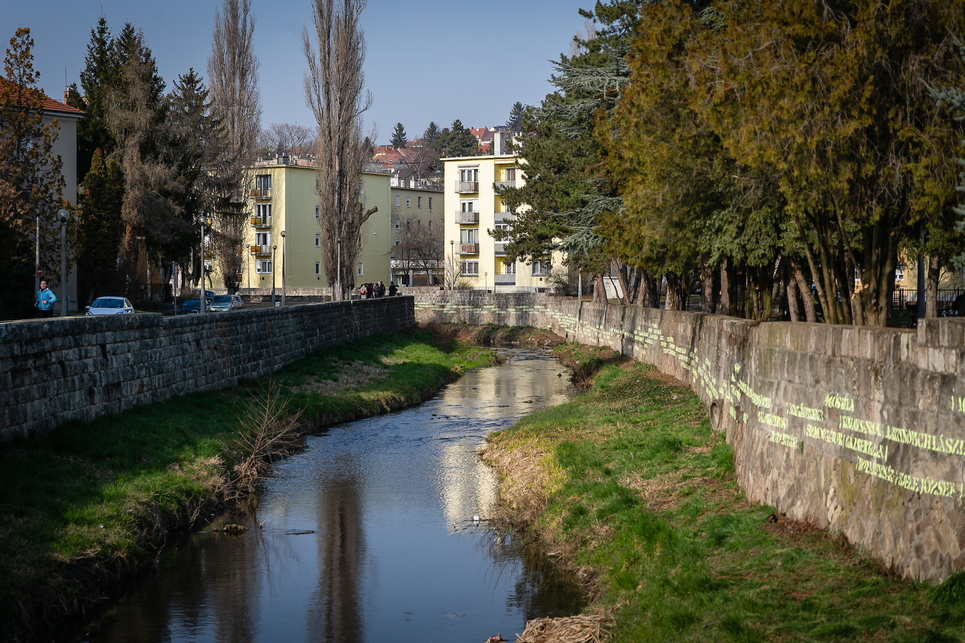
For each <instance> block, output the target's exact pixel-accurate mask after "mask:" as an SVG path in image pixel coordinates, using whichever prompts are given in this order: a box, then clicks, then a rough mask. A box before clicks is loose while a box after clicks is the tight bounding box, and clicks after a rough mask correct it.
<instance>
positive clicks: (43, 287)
mask: <svg viewBox="0 0 965 643" xmlns="http://www.w3.org/2000/svg"><path fill="white" fill-rule="evenodd" d="M55 301H57V296H56V295H54V293H53V291H52V290H51V289H50V288H48V287H47V280H46V279H41V280H40V290H38V291H37V298H36V301H34V306H36V307H37V312H38V313H39V315H38V316H39V317H53V316H54V302H55Z"/></svg>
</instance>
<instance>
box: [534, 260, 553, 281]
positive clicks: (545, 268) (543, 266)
mask: <svg viewBox="0 0 965 643" xmlns="http://www.w3.org/2000/svg"><path fill="white" fill-rule="evenodd" d="M551 267H552V264H550V262H548V261H534V262H533V276H534V277H545V276H546V275H548V274H550V268H551Z"/></svg>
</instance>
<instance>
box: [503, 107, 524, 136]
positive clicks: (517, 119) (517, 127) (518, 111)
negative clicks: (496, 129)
mask: <svg viewBox="0 0 965 643" xmlns="http://www.w3.org/2000/svg"><path fill="white" fill-rule="evenodd" d="M506 129H508V130H509V131H510V133H512V134H519V133H520V132H522V131H523V104H522V103H520V102H516V103H514V104H513V108H512V109H511V110H509V120H507V121H506Z"/></svg>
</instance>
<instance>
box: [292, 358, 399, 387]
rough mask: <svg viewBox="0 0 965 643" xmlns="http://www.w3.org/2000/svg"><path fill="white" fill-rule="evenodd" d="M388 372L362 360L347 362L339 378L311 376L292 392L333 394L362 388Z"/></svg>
mask: <svg viewBox="0 0 965 643" xmlns="http://www.w3.org/2000/svg"><path fill="white" fill-rule="evenodd" d="M387 374H388V369H387V368H382V367H379V366H373V365H371V364H364V363H362V362H347V363H345V364H344V365H342V367H341V368H340V372H339V374H338V379H336V380H330V379H323V378H318V377H309V378H307V379H306V382H305V384H303V385H301V386H297V387H294V388H293V389H292V392H293V393H294V392H298V391H304V392H306V393H317V394H320V395H331V394H332V393H338V392H340V391H346V390H349V389H356V388H361V387H363V386H368V385H369V384H371V383H373V382H375V381H377V380H380V379H382V378H384V377H386V375H387Z"/></svg>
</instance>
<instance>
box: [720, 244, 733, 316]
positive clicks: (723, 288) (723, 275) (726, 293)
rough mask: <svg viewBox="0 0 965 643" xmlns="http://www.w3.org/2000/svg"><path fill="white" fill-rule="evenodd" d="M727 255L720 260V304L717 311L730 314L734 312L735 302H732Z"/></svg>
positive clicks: (721, 313)
mask: <svg viewBox="0 0 965 643" xmlns="http://www.w3.org/2000/svg"><path fill="white" fill-rule="evenodd" d="M728 266H729V262H728V261H727V257H724V260H723V261H721V262H720V304H719V305H718V306H717V313H718V314H720V315H726V316H730V315H733V314H734V311H733V304H732V303H731V291H730V289H731V279H730V268H729V267H728Z"/></svg>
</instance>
